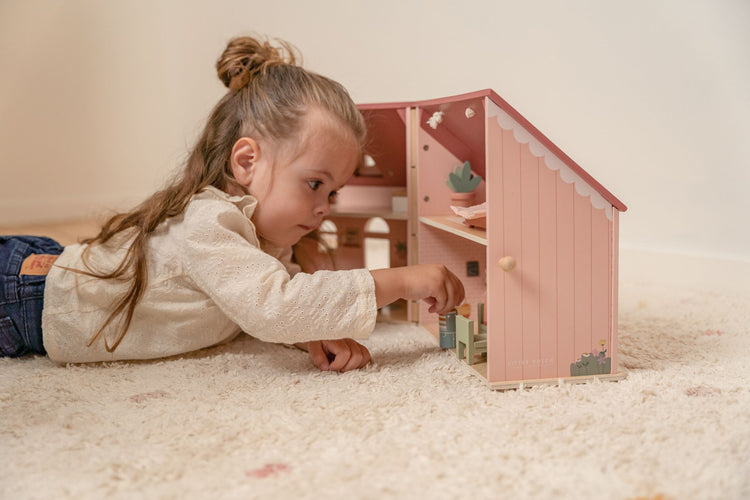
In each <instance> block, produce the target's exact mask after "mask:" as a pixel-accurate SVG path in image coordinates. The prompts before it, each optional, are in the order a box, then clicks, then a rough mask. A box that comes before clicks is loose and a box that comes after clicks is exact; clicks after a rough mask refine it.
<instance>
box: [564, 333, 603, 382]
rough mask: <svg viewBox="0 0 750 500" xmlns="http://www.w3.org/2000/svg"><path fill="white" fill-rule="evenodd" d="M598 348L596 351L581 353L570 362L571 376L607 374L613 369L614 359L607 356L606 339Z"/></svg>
mask: <svg viewBox="0 0 750 500" xmlns="http://www.w3.org/2000/svg"><path fill="white" fill-rule="evenodd" d="M599 344H600V346H601V347H599V348H598V349H597V348H595V349H594V352H588V353H584V354H581V357H580V358H579V359H578V360H577V361H575V362H574V363H571V364H570V376H571V377H581V376H584V375H606V374H608V373H610V372H611V371H612V359H611V358H609V357H607V349H605V348H604V346H605V345H606V341H604V340H602V341H601V342H599Z"/></svg>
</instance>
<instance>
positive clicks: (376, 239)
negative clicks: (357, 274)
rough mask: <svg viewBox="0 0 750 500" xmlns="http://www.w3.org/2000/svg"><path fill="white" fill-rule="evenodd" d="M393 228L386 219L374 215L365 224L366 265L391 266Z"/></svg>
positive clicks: (367, 266) (368, 266)
mask: <svg viewBox="0 0 750 500" xmlns="http://www.w3.org/2000/svg"><path fill="white" fill-rule="evenodd" d="M390 233H391V228H390V227H389V226H388V223H387V222H386V221H385V219H383V218H381V217H373V218H372V219H370V220H368V221H367V223H366V224H365V267H366V268H367V269H385V268H388V267H391V239H390Z"/></svg>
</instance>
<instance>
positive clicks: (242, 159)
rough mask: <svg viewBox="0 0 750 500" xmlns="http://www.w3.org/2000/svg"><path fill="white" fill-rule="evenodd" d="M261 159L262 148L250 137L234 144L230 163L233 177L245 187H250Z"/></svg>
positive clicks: (240, 139)
mask: <svg viewBox="0 0 750 500" xmlns="http://www.w3.org/2000/svg"><path fill="white" fill-rule="evenodd" d="M259 158H260V146H258V143H257V142H256V141H255V139H251V138H250V137H241V138H239V139H238V140H237V142H235V143H234V146H233V147H232V154H231V155H230V157H229V162H230V164H231V166H232V175H234V178H235V179H236V180H237V182H239V183H240V184H242V185H243V186H244V187H246V188H247V187H250V184H251V183H252V181H253V175H254V174H255V167H256V165H257V163H258V159H259Z"/></svg>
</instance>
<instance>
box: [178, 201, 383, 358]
mask: <svg viewBox="0 0 750 500" xmlns="http://www.w3.org/2000/svg"><path fill="white" fill-rule="evenodd" d="M183 227H184V228H185V229H184V230H185V234H184V241H185V244H184V252H183V255H182V258H183V269H184V270H185V273H186V275H187V278H188V279H189V280H191V281H192V282H193V284H194V285H195V286H196V287H197V288H198V289H200V290H201V291H203V293H205V294H206V295H207V296H208V297H209V298H210V299H211V300H212V301H213V302H214V303H215V304H216V305H217V306H218V307H219V308H220V309H221V310H222V311H223V312H224V314H226V315H227V317H229V318H230V319H231V320H232V321H233V322H234V323H236V324H237V325H238V326H239V327H240V328H241V329H242V330H243V331H244V332H246V333H248V334H250V335H252V336H253V337H256V338H258V339H260V340H263V341H266V342H278V343H289V344H291V343H296V342H305V341H310V340H329V339H340V338H354V339H361V338H365V337H367V336H369V335H370V333H372V330H373V329H374V327H375V317H376V314H377V305H376V301H375V283H374V281H373V279H372V275H371V274H370V273H369V271H367V270H365V269H359V270H352V271H318V272H316V273H313V274H306V273H297V274H295V275H294V277H291V276H290V274H289V270H287V268H286V267H285V266H284V264H282V262H280V261H279V260H278V259H276V258H274V257H272V256H270V255H268V254H266V253H265V252H263V251H262V250H261V249H260V244H259V242H258V239H257V236H256V234H255V228H254V227H253V224H252V222H250V220H249V218H248V217H247V216H246V215H245V214H243V213H242V212H241V211H240V210H239V209H237V208H236V207H234V206H232V205H228V204H226V203H223V202H221V201H219V200H196V201H193V202H192V203H191V204H190V205H189V206H188V208H187V209H186V211H185V223H184V225H183Z"/></svg>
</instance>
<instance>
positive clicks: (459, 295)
mask: <svg viewBox="0 0 750 500" xmlns="http://www.w3.org/2000/svg"><path fill="white" fill-rule="evenodd" d="M217 71H218V74H219V78H220V79H221V81H222V82H223V83H224V85H226V86H227V87H228V88H229V91H228V92H227V94H226V95H225V96H224V97H223V98H222V99H221V100H220V101H219V103H218V104H217V105H216V107H215V108H214V110H213V111H212V113H211V115H210V117H209V119H208V122H207V124H206V127H205V130H204V131H203V134H202V135H201V137H200V139H199V140H198V143H197V144H196V146H195V148H194V149H193V151H192V153H191V155H190V157H189V159H188V161H187V164H186V166H185V169H184V171H182V172H181V174H180V175H179V177H178V178H176V179H175V180H174V181H173V182H172V183H171V184H169V185H168V187H166V188H165V189H164V190H162V191H159V192H157V193H156V194H154V195H152V196H151V197H150V198H148V199H147V200H146V201H144V202H143V203H142V204H141V205H140V206H138V207H137V208H136V209H134V210H133V211H131V212H129V213H123V214H118V215H115V216H114V217H112V218H111V219H109V221H107V222H106V224H104V226H103V227H102V229H101V231H100V233H99V234H98V235H97V236H96V237H94V238H90V239H88V240H84V241H83V242H82V243H81V244H77V245H71V246H68V247H66V248H64V249H63V248H62V247H60V246H59V245H58V244H56V243H55V242H54V241H52V240H49V239H46V238H31V237H10V238H6V237H0V264H2V265H4V271H5V275H3V276H1V277H0V281H2V283H0V286H2V291H0V351H1V352H2V354H3V355H5V356H18V355H21V354H24V353H26V352H35V353H45V352H46V353H47V354H48V355H49V357H50V358H51V359H53V360H55V361H58V362H93V361H111V360H128V359H151V358H160V357H166V356H171V355H176V354H181V353H185V352H189V351H194V350H197V349H202V348H205V347H209V346H213V345H216V344H220V343H223V342H227V341H229V340H231V339H232V338H234V337H235V336H236V335H237V334H239V333H240V332H241V331H244V332H246V333H248V334H250V335H252V336H253V337H256V338H258V339H260V340H263V341H267V342H278V343H289V344H295V345H297V346H299V347H301V348H302V349H305V350H307V351H308V352H309V353H310V356H311V357H312V361H313V362H314V364H315V365H316V366H318V367H319V368H320V369H321V370H334V371H347V370H351V369H355V368H359V367H362V366H364V365H366V364H367V363H368V362H369V361H370V354H369V352H368V351H367V349H366V348H365V347H364V346H362V345H361V344H359V343H358V342H356V341H354V340H352V339H362V338H366V337H367V336H369V335H370V334H371V333H372V331H373V329H374V325H375V317H376V313H377V309H378V308H379V307H382V306H384V305H386V304H389V303H391V302H393V301H395V300H397V299H400V298H403V299H407V300H420V299H421V300H426V301H428V302H430V303H431V307H430V311H431V312H435V313H445V312H448V311H450V310H451V309H453V308H454V307H455V306H456V305H457V304H460V303H461V302H462V301H463V298H464V290H463V286H462V284H461V282H460V281H459V280H458V278H457V277H456V276H455V275H453V274H452V273H451V272H449V271H448V270H447V269H446V268H445V267H444V266H441V265H419V266H409V267H400V268H394V269H381V270H376V271H368V270H365V269H358V270H351V271H317V272H314V273H312V274H307V273H303V272H301V270H300V267H299V266H298V265H297V264H295V263H294V262H293V253H292V249H291V247H292V246H293V245H295V244H296V243H297V242H298V241H299V240H300V238H302V237H303V236H304V235H306V234H308V233H310V232H312V231H314V230H315V229H316V228H317V227H318V226H319V225H320V223H321V221H322V220H323V218H324V217H325V216H326V214H328V213H329V211H330V203H331V201H332V199H333V198H334V197H335V196H336V191H337V190H338V189H340V188H341V187H342V186H343V185H344V184H345V183H346V181H347V179H349V177H350V176H351V175H352V174H353V173H354V170H355V168H356V167H357V165H358V163H359V162H360V161H362V144H363V141H364V139H365V125H364V123H363V119H362V116H361V114H360V113H359V111H358V110H357V108H356V106H355V105H354V103H353V102H352V100H351V98H350V97H349V95H348V93H347V92H346V90H345V89H344V88H343V87H342V86H341V85H340V84H338V83H336V82H334V81H332V80H330V79H328V78H325V77H323V76H320V75H318V74H315V73H312V72H310V71H307V70H305V69H303V68H301V67H300V66H298V65H296V61H295V55H294V51H293V49H292V48H291V46H289V45H288V44H286V43H284V42H282V43H281V47H274V46H272V45H270V44H269V43H268V42H267V41H261V40H256V39H254V38H249V37H242V38H237V39H234V40H231V41H230V42H229V44H228V46H227V48H226V49H225V51H224V53H223V54H222V56H221V57H220V59H219V61H218V62H217ZM58 255H59V257H58ZM42 300H43V303H42ZM42 304H43V309H42Z"/></svg>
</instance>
